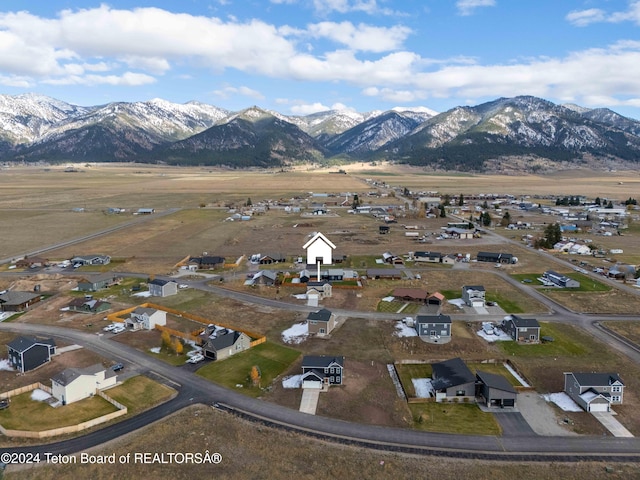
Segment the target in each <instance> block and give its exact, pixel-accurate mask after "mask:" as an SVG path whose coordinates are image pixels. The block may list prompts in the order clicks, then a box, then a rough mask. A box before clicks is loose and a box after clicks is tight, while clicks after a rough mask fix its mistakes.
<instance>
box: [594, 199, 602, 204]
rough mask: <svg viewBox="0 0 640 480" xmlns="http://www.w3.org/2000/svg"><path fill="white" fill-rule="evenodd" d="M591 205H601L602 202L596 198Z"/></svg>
mask: <svg viewBox="0 0 640 480" xmlns="http://www.w3.org/2000/svg"><path fill="white" fill-rule="evenodd" d="M593 203H595V204H596V205H602V200H600V197H596V199H595V200H594V202H593Z"/></svg>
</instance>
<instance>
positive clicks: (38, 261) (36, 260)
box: [16, 257, 49, 268]
mask: <svg viewBox="0 0 640 480" xmlns="http://www.w3.org/2000/svg"><path fill="white" fill-rule="evenodd" d="M47 265H49V260H48V259H46V258H42V257H24V258H22V259H20V260H18V261H17V262H16V267H18V268H39V267H46V266H47Z"/></svg>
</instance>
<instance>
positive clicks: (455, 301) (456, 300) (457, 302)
mask: <svg viewBox="0 0 640 480" xmlns="http://www.w3.org/2000/svg"><path fill="white" fill-rule="evenodd" d="M447 302H449V303H450V304H451V305H455V306H456V307H458V308H462V307H463V306H464V305H465V303H464V300H463V299H461V298H454V299H452V300H447Z"/></svg>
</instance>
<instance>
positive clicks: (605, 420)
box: [591, 412, 633, 437]
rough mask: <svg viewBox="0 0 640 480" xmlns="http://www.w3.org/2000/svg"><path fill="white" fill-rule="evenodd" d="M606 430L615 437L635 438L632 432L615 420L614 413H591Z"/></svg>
mask: <svg viewBox="0 0 640 480" xmlns="http://www.w3.org/2000/svg"><path fill="white" fill-rule="evenodd" d="M591 415H593V416H594V417H595V418H596V420H598V421H599V422H600V423H601V424H602V425H603V426H604V428H606V429H607V430H609V432H611V435H613V436H614V437H633V435H632V434H631V432H630V431H629V430H627V429H626V428H624V426H623V425H622V424H621V423H620V422H619V421H618V420H616V419H615V417H614V415H615V413H613V412H591Z"/></svg>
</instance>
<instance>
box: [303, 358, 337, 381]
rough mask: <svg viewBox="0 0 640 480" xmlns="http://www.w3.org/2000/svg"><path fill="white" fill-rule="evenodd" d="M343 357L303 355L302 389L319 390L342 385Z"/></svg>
mask: <svg viewBox="0 0 640 480" xmlns="http://www.w3.org/2000/svg"><path fill="white" fill-rule="evenodd" d="M343 377H344V357H342V356H336V357H332V356H328V355H305V356H304V357H303V358H302V388H314V389H321V388H326V387H328V386H330V385H342V383H343Z"/></svg>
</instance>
